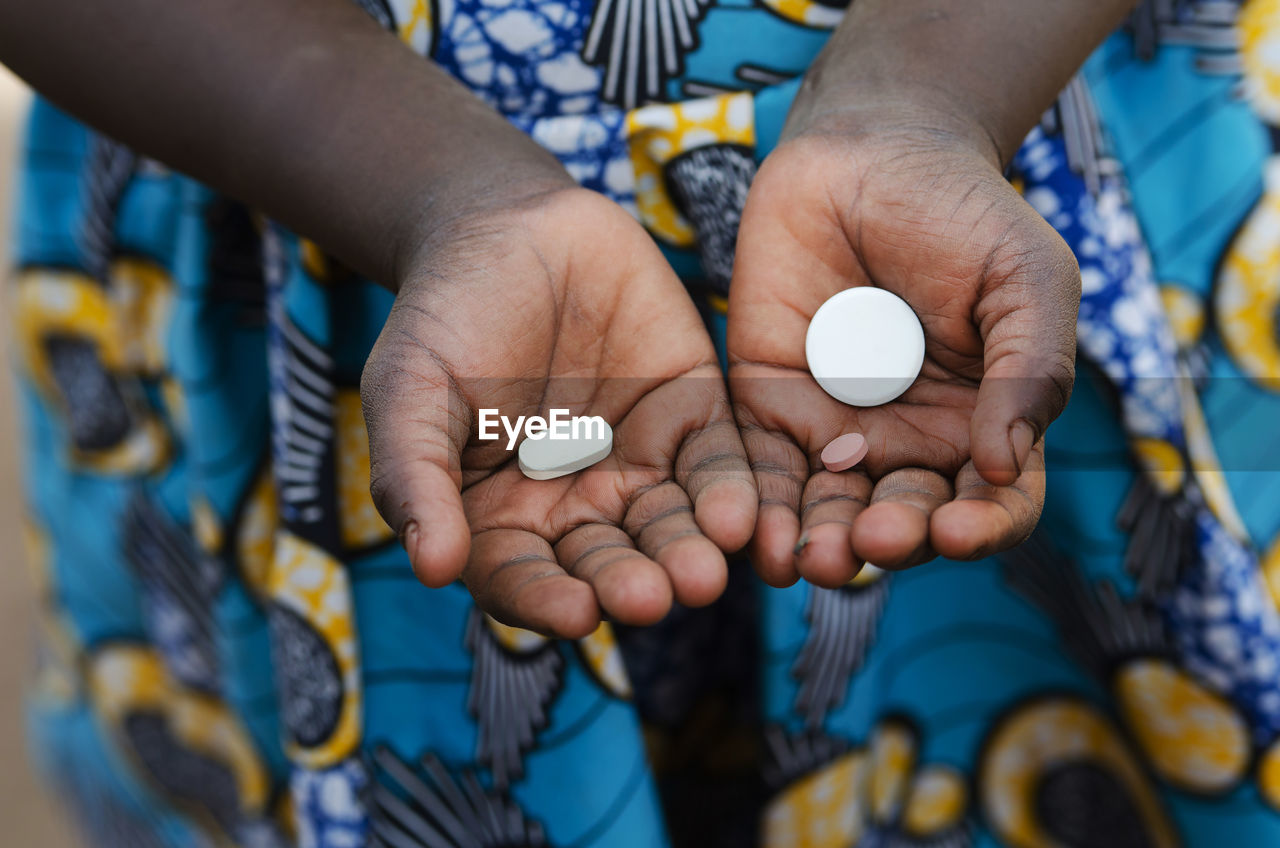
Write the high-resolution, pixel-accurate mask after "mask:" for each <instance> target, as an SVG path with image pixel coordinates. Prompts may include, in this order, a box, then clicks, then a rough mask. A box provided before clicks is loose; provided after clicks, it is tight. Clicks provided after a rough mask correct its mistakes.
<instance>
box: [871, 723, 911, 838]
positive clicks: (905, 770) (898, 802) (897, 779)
mask: <svg viewBox="0 0 1280 848" xmlns="http://www.w3.org/2000/svg"><path fill="white" fill-rule="evenodd" d="M915 767H916V737H915V733H913V732H912V730H911V728H909V727H907V726H906V725H904V724H902V723H900V722H895V721H892V720H890V721H886V722H882V723H881V724H879V725H877V726H876V729H875V732H874V733H873V734H872V736H871V784H870V794H871V815H872V817H873V818H874V819H875V820H876V822H878V823H880V824H887V823H889V822H892V821H893V820H894V819H896V818H897V817H898V813H899V812H900V811H901V809H902V802H903V800H904V799H905V798H906V795H907V782H908V781H909V780H910V779H911V774H912V772H913V771H914V770H915Z"/></svg>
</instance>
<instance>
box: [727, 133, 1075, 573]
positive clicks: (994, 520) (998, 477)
mask: <svg viewBox="0 0 1280 848" xmlns="http://www.w3.org/2000/svg"><path fill="white" fill-rule="evenodd" d="M865 285H875V286H879V287H881V288H884V289H887V290H889V291H892V292H893V293H895V294H897V295H898V296H900V297H902V298H903V299H904V300H906V301H907V303H908V304H910V305H911V307H912V308H913V309H914V310H915V312H916V314H917V315H918V316H919V317H920V320H921V322H922V324H923V326H924V333H925V361H924V366H923V369H922V371H921V374H920V377H919V378H918V379H917V380H916V382H915V383H914V384H913V385H912V386H911V388H910V389H908V390H907V391H906V392H905V393H904V394H903V395H902V396H900V397H899V398H897V399H896V400H894V401H892V402H890V403H888V404H885V405H883V406H879V407H872V408H855V407H851V406H847V405H845V404H842V403H840V402H838V401H836V400H835V399H833V398H831V397H830V396H828V395H827V394H826V393H824V392H823V391H822V389H821V388H819V386H818V385H817V383H816V382H814V380H813V379H812V378H811V377H810V376H809V373H808V369H807V367H806V363H805V354H804V339H805V332H806V330H807V328H808V323H809V320H810V319H811V318H812V317H813V314H814V312H816V311H817V309H818V307H819V306H821V305H822V303H823V302H824V301H825V300H826V299H827V298H829V297H831V296H832V295H834V294H836V293H837V292H839V291H841V290H843V289H846V288H849V287H851V286H865ZM730 291H731V296H730V305H729V340H728V341H729V356H730V386H731V389H732V392H733V397H734V403H735V407H736V413H737V416H738V421H739V424H740V426H741V428H742V433H743V439H744V442H745V444H746V447H747V452H748V454H749V456H750V458H751V461H752V464H753V467H754V469H755V472H756V477H757V482H758V484H759V486H760V489H761V504H762V506H761V511H760V516H759V521H758V527H757V531H756V534H755V537H754V539H753V544H752V554H753V560H754V561H755V563H756V566H757V568H758V569H759V570H760V572H761V574H762V576H763V577H764V578H765V579H766V580H767V581H769V582H770V583H773V584H775V585H785V584H787V583H790V582H792V581H794V580H795V579H796V578H797V577H798V576H802V577H805V578H806V579H809V580H812V581H813V582H816V583H819V584H821V585H827V586H834V585H839V584H840V583H843V582H845V581H847V580H848V579H850V578H851V577H852V576H853V575H854V574H855V573H856V572H857V570H858V568H860V567H861V564H862V563H863V562H866V561H870V562H874V563H876V564H877V565H881V566H886V567H902V566H907V565H913V564H917V563H920V562H923V561H926V560H928V559H930V558H932V557H933V556H934V555H935V554H937V553H941V554H943V555H946V556H949V557H953V558H972V557H976V556H981V555H985V554H988V553H991V552H994V551H996V550H999V549H1001V548H1004V547H1007V546H1010V545H1012V544H1015V543H1016V542H1018V541H1020V540H1021V539H1022V538H1024V537H1025V536H1026V535H1027V534H1029V533H1030V531H1031V529H1032V528H1033V527H1034V525H1035V522H1036V520H1037V519H1038V517H1039V513H1040V508H1041V505H1042V501H1043V493H1044V479H1043V456H1042V452H1041V441H1040V440H1041V436H1042V434H1043V432H1044V429H1045V428H1046V427H1047V426H1048V424H1049V422H1050V421H1052V420H1053V419H1054V418H1055V417H1056V416H1057V415H1058V413H1059V412H1061V410H1062V408H1063V406H1064V405H1065V403H1066V400H1067V398H1068V397H1069V395H1070V390H1071V383H1072V380H1073V377H1074V352H1075V334H1074V328H1075V315H1076V310H1077V307H1078V302H1079V272H1078V269H1077V267H1076V265H1075V261H1074V257H1073V256H1072V255H1071V253H1070V251H1069V249H1068V248H1067V247H1066V245H1065V244H1064V243H1063V242H1062V240H1061V239H1060V238H1059V237H1058V236H1057V234H1056V233H1055V232H1054V231H1053V229H1052V228H1051V227H1050V226H1049V225H1048V224H1047V223H1046V222H1045V221H1044V220H1043V219H1042V218H1040V217H1039V216H1038V215H1037V214H1036V213H1035V212H1034V211H1033V210H1032V209H1031V208H1030V207H1029V206H1028V205H1027V204H1026V203H1025V202H1023V200H1022V199H1021V197H1019V196H1018V194H1017V192H1016V191H1015V190H1014V189H1013V188H1012V187H1011V186H1010V185H1009V184H1008V183H1007V182H1006V181H1005V180H1004V179H1003V178H1002V177H1001V175H1000V173H999V172H998V170H997V169H996V168H995V167H994V166H993V165H992V164H991V163H989V162H988V161H987V160H986V159H985V158H983V157H982V156H981V155H978V154H977V153H976V152H973V151H969V150H966V149H964V148H963V147H960V146H958V145H947V144H944V143H939V142H938V141H937V140H936V139H928V138H927V137H926V138H921V137H920V136H917V135H913V134H912V133H909V132H904V133H900V134H899V133H891V134H890V133H886V134H857V133H828V134H810V135H804V136H799V137H797V138H794V139H792V140H790V141H787V142H784V144H782V145H781V146H780V147H779V148H778V149H777V150H775V151H774V153H773V154H772V155H770V157H769V158H768V159H767V160H766V161H765V163H764V165H763V166H762V167H761V170H760V173H759V175H758V176H757V178H756V181H755V183H754V184H753V186H752V188H751V192H750V194H749V196H748V199H747V205H746V209H745V212H744V215H743V220H742V226H741V229H740V233H739V238H738V252H737V257H736V260H735V272H734V279H733V284H732V287H731V289H730ZM847 432H859V433H862V434H863V435H864V436H865V437H866V439H867V442H868V445H869V453H868V455H867V458H866V460H865V462H864V463H863V465H862V466H861V468H860V469H859V470H855V471H846V472H841V473H838V474H834V473H831V472H828V471H825V470H823V469H822V465H821V462H820V461H819V460H818V454H819V453H820V452H821V450H822V448H823V447H824V446H825V445H826V444H827V442H829V441H830V440H831V439H833V438H834V437H836V436H838V435H841V434H842V433H847Z"/></svg>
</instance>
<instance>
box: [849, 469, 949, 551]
mask: <svg viewBox="0 0 1280 848" xmlns="http://www.w3.org/2000/svg"><path fill="white" fill-rule="evenodd" d="M949 500H951V483H950V482H948V481H947V479H946V478H945V477H943V476H942V475H941V474H938V473H937V472H935V471H929V470H927V469H924V468H903V469H900V470H898V471H894V472H892V473H890V474H887V475H885V476H884V477H882V478H881V479H880V480H879V481H878V482H877V483H876V485H875V488H874V489H873V490H872V492H871V505H870V506H869V507H867V508H866V509H864V510H863V511H862V512H861V513H860V514H859V515H858V517H857V518H855V519H854V520H853V528H852V530H851V531H850V534H849V537H850V541H851V542H852V544H853V551H854V556H855V557H860V558H861V559H862V560H863V561H865V562H871V563H875V564H876V565H878V566H880V567H881V568H908V567H910V566H913V565H919V564H920V563H922V562H928V561H929V560H931V559H933V557H934V556H935V554H934V552H933V549H932V548H931V547H930V546H929V519H930V517H931V516H932V515H933V512H934V510H936V509H938V508H939V507H941V506H942V505H943V504H944V503H946V502H947V501H949Z"/></svg>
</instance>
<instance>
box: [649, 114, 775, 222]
mask: <svg viewBox="0 0 1280 848" xmlns="http://www.w3.org/2000/svg"><path fill="white" fill-rule="evenodd" d="M627 139H628V143H629V150H630V154H631V165H632V167H633V168H634V170H635V177H636V207H637V209H638V210H639V212H640V220H641V222H642V223H643V224H644V225H645V227H646V228H648V230H649V231H650V232H651V233H653V234H654V235H656V236H657V237H658V238H660V239H662V240H663V241H666V242H669V243H670V244H673V245H675V246H677V247H692V246H693V243H694V238H695V234H694V231H693V225H692V224H690V223H689V222H688V221H687V220H685V218H684V216H683V215H681V214H680V212H679V211H678V210H677V209H676V206H675V203H674V202H673V201H672V199H671V197H670V195H669V194H668V193H667V187H666V180H665V179H664V178H663V167H664V166H665V165H666V164H667V163H668V162H670V161H671V160H672V159H674V158H675V157H677V156H679V155H680V154H681V153H687V152H689V151H690V150H694V149H695V148H698V147H706V146H708V145H711V144H737V145H742V146H744V147H754V146H755V143H756V131H755V102H754V100H753V98H752V96H751V94H750V93H748V92H740V93H737V94H722V95H718V96H716V97H703V98H699V99H697V100H686V101H684V102H683V103H655V104H653V105H650V106H642V107H640V108H639V109H634V110H632V111H631V112H630V113H628V114H627Z"/></svg>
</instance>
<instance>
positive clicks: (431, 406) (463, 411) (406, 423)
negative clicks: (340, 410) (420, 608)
mask: <svg viewBox="0 0 1280 848" xmlns="http://www.w3.org/2000/svg"><path fill="white" fill-rule="evenodd" d="M360 400H361V404H362V406H363V409H364V419H365V425H366V427H367V428H368V431H369V466H370V474H369V478H370V479H369V490H370V492H371V494H372V495H373V502H374V505H375V506H376V507H377V509H378V512H379V513H380V514H381V515H382V517H383V519H385V520H386V522H387V524H388V525H390V526H391V528H392V529H393V530H395V531H396V533H398V534H399V536H400V539H401V542H402V543H403V544H404V548H405V551H406V552H407V553H408V554H409V562H410V563H411V565H412V566H413V571H414V574H416V575H417V577H418V579H419V580H421V581H422V582H423V583H425V584H426V585H428V586H432V587H438V586H444V585H446V584H448V583H450V582H452V581H454V580H456V579H457V578H458V575H459V574H460V573H461V572H462V569H463V566H464V565H465V564H466V562H467V552H468V549H469V547H470V545H471V532H470V530H469V529H468V527H467V519H466V515H465V513H464V512H463V509H462V497H461V491H460V486H461V467H462V463H461V459H460V457H461V452H462V446H463V445H464V444H465V443H466V440H467V432H468V429H469V427H470V421H469V412H468V410H467V405H466V403H465V402H464V401H463V400H462V398H461V395H460V394H459V393H458V392H457V390H456V387H454V386H453V385H452V383H451V381H450V379H449V376H448V373H447V372H446V371H445V369H444V368H443V367H442V365H441V363H439V362H438V361H437V360H436V359H434V358H433V357H432V355H431V354H430V352H429V351H428V350H427V349H426V348H425V347H424V346H422V345H421V344H419V343H418V342H417V340H416V339H414V338H413V337H412V336H410V335H408V334H406V333H404V332H402V331H398V330H397V329H396V324H395V322H394V321H391V320H389V321H388V323H387V327H386V328H385V329H384V330H383V333H382V335H381V336H380V337H379V338H378V342H377V344H376V345H375V346H374V349H373V352H372V353H371V354H370V356H369V361H368V363H367V364H366V365H365V369H364V373H363V374H362V375H361V379H360Z"/></svg>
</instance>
